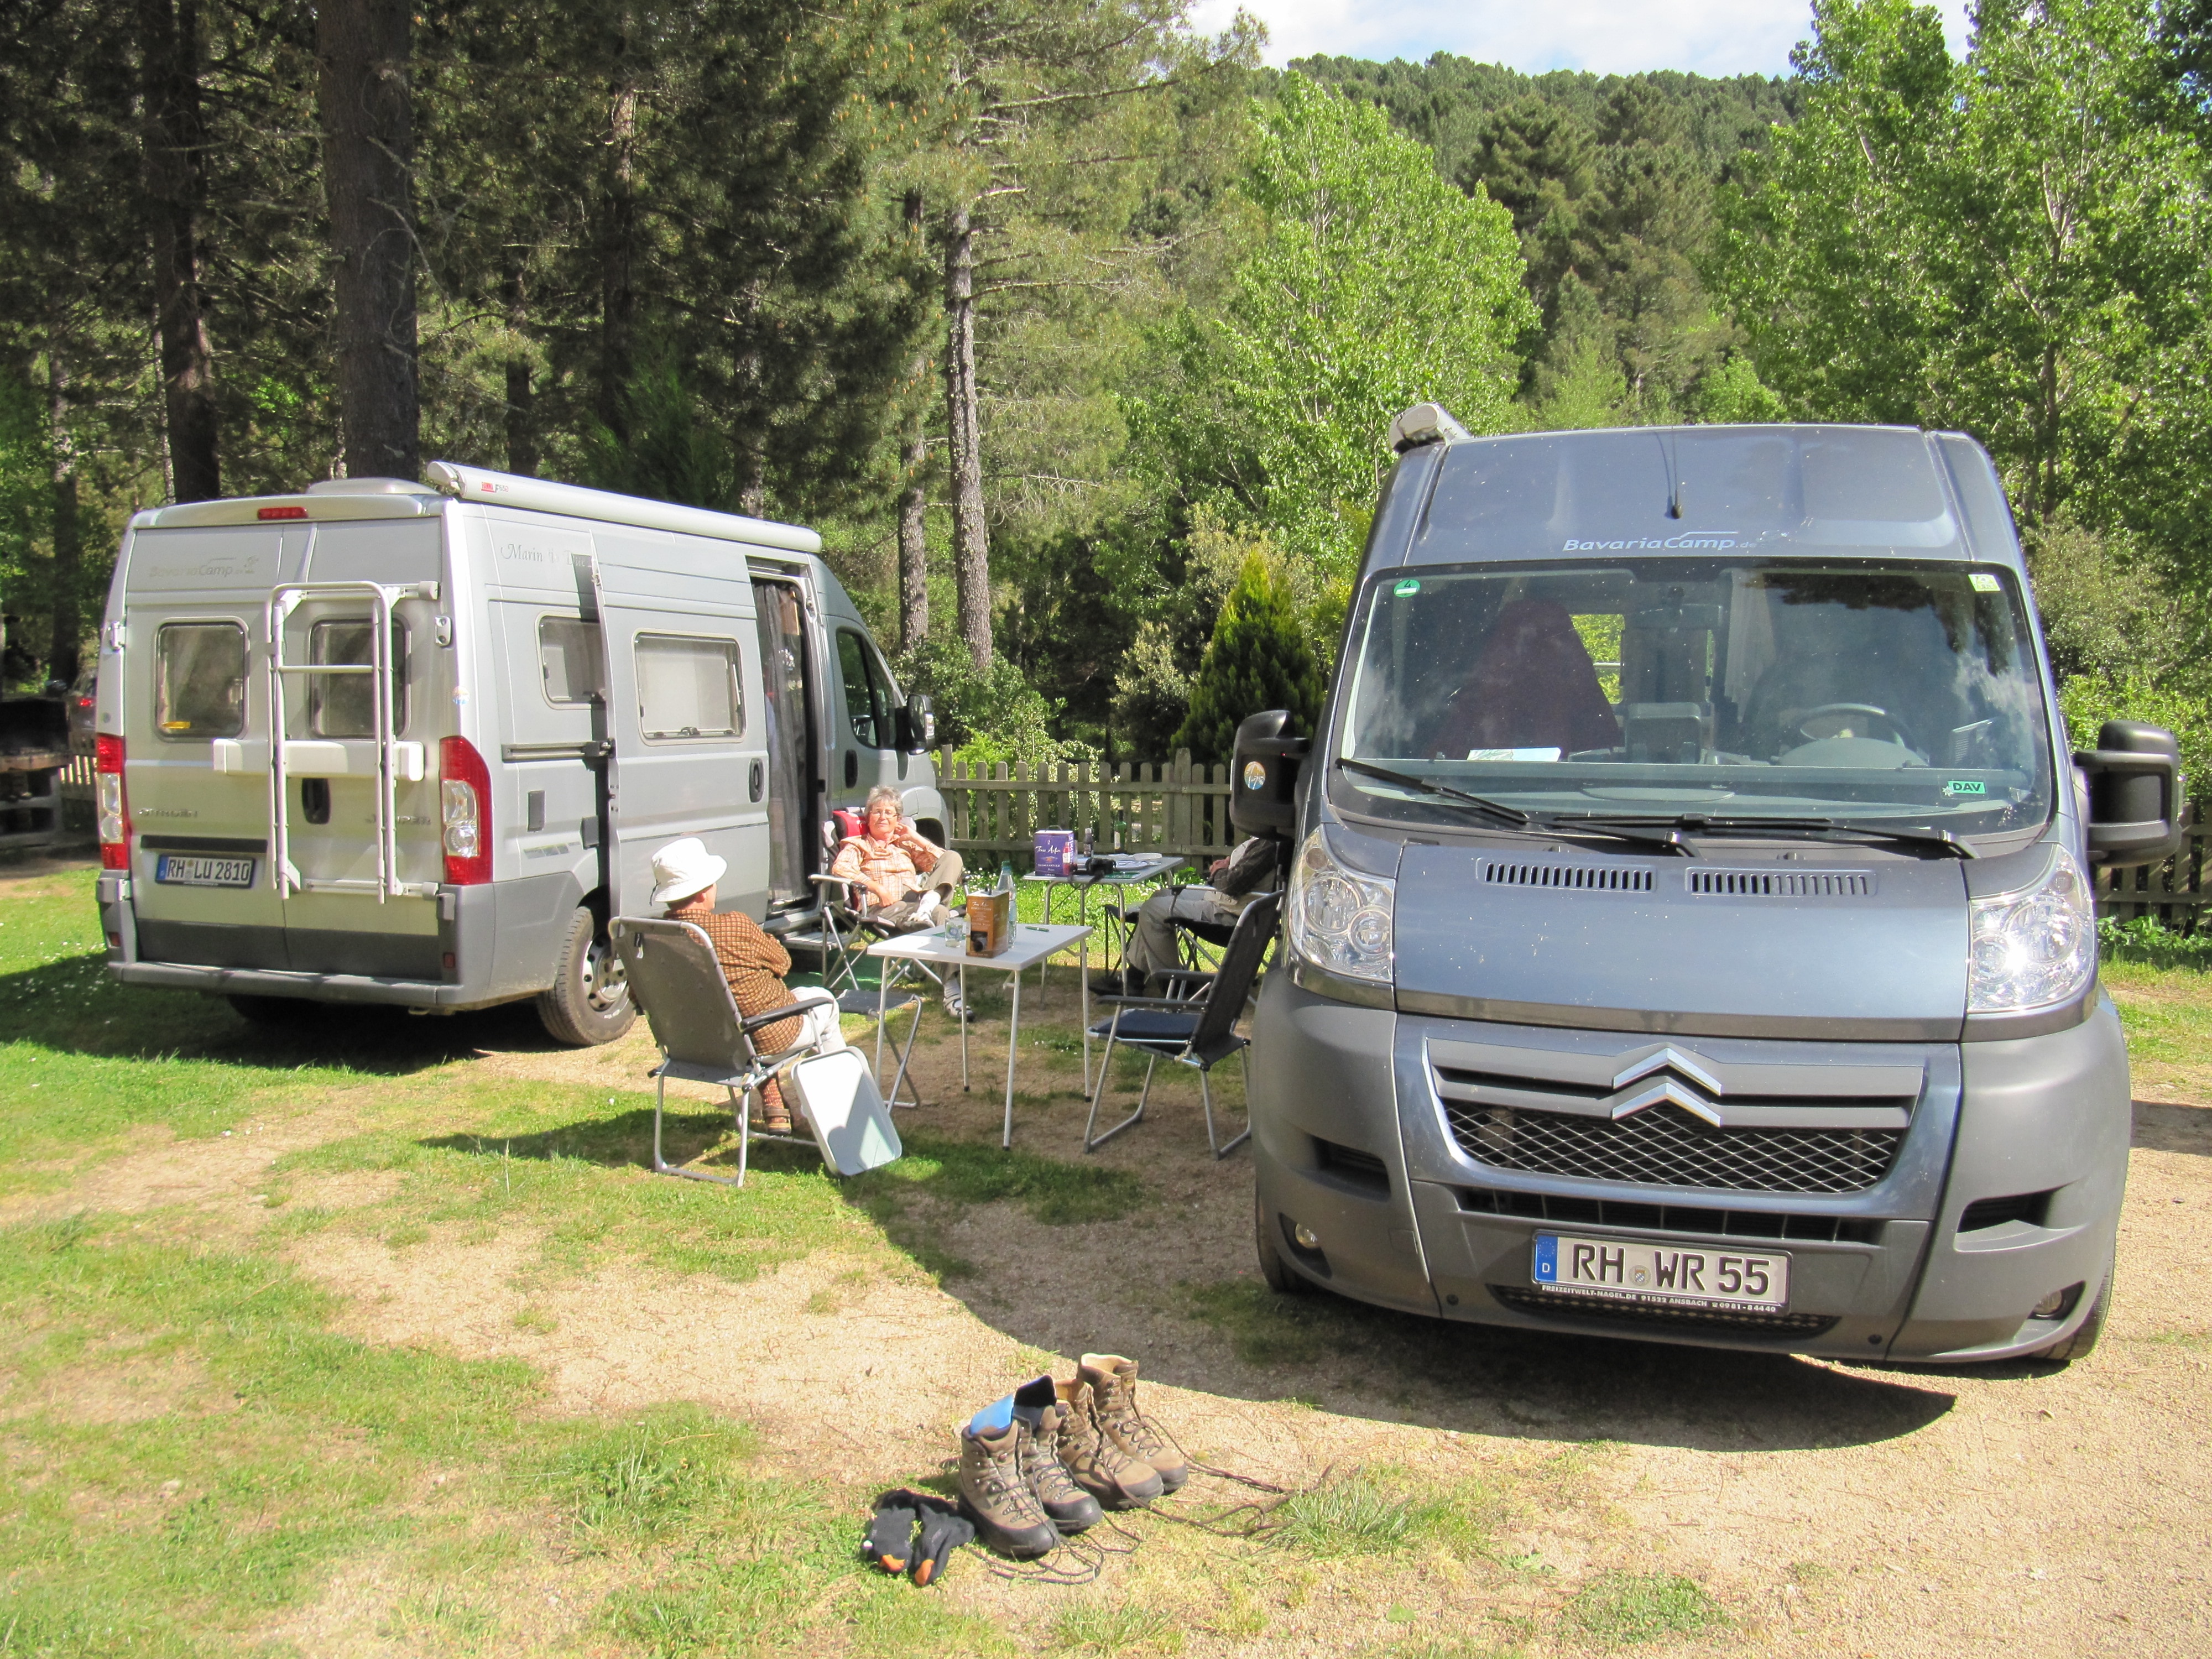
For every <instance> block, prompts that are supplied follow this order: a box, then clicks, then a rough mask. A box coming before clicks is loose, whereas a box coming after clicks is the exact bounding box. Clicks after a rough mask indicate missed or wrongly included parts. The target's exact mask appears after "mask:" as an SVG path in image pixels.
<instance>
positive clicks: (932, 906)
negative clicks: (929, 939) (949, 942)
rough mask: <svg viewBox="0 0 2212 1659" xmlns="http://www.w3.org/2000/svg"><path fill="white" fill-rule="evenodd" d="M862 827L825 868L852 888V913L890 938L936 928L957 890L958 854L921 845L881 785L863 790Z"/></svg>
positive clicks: (895, 798)
mask: <svg viewBox="0 0 2212 1659" xmlns="http://www.w3.org/2000/svg"><path fill="white" fill-rule="evenodd" d="M866 824H867V827H866V830H865V831H864V832H863V833H861V834H860V835H857V836H846V837H845V840H844V843H843V844H842V846H840V847H839V848H837V856H836V858H835V859H833V860H830V864H829V873H830V874H831V875H833V876H836V877H838V878H841V879H842V880H845V881H848V882H851V883H852V884H853V886H854V894H853V901H854V908H856V909H857V910H859V911H860V914H861V915H864V916H866V918H867V919H868V921H871V922H872V923H874V924H875V925H876V926H878V927H882V928H884V929H885V930H887V931H889V932H890V933H912V932H914V931H915V930H916V929H917V928H922V927H939V926H942V925H943V923H944V921H945V917H946V916H947V915H949V914H950V911H949V909H948V908H947V901H948V900H950V899H951V897H952V896H953V895H954V894H955V893H957V892H958V891H959V890H960V878H961V876H962V874H963V866H962V864H961V862H960V854H957V853H953V852H948V851H947V850H946V849H945V848H941V847H933V846H932V845H931V844H930V843H929V842H927V841H926V840H924V839H923V837H922V835H921V831H919V830H918V829H915V827H914V826H913V825H912V824H910V823H908V822H907V821H906V813H905V812H904V811H903V810H902V808H901V806H900V805H899V792H898V791H897V790H896V789H894V788H892V787H890V785H889V784H887V783H879V784H878V785H877V786H876V787H874V788H872V789H871V790H870V791H868V811H867V817H866Z"/></svg>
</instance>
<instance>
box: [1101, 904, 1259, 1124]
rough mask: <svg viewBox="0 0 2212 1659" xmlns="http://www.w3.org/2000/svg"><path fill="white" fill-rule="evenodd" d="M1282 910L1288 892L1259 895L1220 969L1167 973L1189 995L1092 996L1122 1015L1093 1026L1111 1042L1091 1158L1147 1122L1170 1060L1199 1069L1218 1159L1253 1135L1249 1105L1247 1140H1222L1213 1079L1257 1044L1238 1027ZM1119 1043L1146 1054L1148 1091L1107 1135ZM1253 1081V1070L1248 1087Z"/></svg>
mask: <svg viewBox="0 0 2212 1659" xmlns="http://www.w3.org/2000/svg"><path fill="white" fill-rule="evenodd" d="M1282 908H1283V896H1282V895H1281V894H1280V893H1260V894H1255V896H1254V897H1253V899H1252V902H1250V903H1249V904H1247V905H1246V906H1245V907H1244V914H1243V915H1240V916H1239V917H1237V926H1236V927H1235V929H1234V930H1233V931H1232V932H1231V934H1230V938H1229V949H1228V951H1227V953H1226V954H1225V956H1224V957H1222V962H1221V968H1220V971H1218V973H1211V974H1206V973H1195V972H1193V971H1191V970H1189V969H1180V968H1179V969H1174V970H1173V971H1171V972H1170V973H1168V974H1166V975H1163V977H1164V978H1166V979H1167V980H1168V981H1170V987H1171V988H1172V989H1175V990H1176V991H1178V992H1180V993H1181V994H1178V995H1172V996H1166V997H1131V996H1115V995H1113V994H1110V993H1109V994H1103V995H1102V994H1099V993H1096V992H1094V993H1093V995H1094V996H1096V997H1098V999H1099V1000H1102V1001H1104V1002H1107V1003H1109V1004H1112V1005H1113V1007H1114V1012H1113V1015H1112V1017H1111V1018H1107V1019H1103V1020H1101V1021H1100V1022H1099V1023H1098V1024H1096V1025H1094V1026H1092V1027H1091V1036H1103V1037H1104V1038H1105V1039H1106V1056H1105V1059H1104V1060H1103V1062H1102V1063H1101V1064H1100V1066H1099V1068H1098V1086H1097V1089H1096V1090H1095V1091H1093V1092H1092V1094H1091V1115H1090V1116H1089V1117H1088V1118H1087V1119H1085V1121H1084V1125H1083V1150H1084V1151H1085V1152H1094V1151H1096V1150H1097V1148H1098V1147H1100V1146H1103V1145H1105V1143H1106V1142H1108V1141H1109V1140H1111V1139H1113V1138H1114V1137H1115V1135H1118V1134H1120V1133H1121V1131H1122V1130H1124V1129H1126V1128H1128V1127H1130V1126H1131V1125H1132V1124H1134V1123H1135V1122H1137V1121H1138V1120H1139V1119H1140V1118H1142V1117H1143V1116H1144V1115H1145V1104H1146V1102H1147V1101H1149V1100H1150V1099H1151V1098H1152V1073H1153V1072H1154V1071H1156V1070H1157V1069H1158V1066H1159V1063H1160V1061H1161V1060H1173V1061H1174V1062H1175V1063H1176V1065H1178V1066H1191V1067H1193V1068H1194V1069H1195V1070H1196V1071H1197V1073H1198V1095H1199V1100H1200V1103H1202V1105H1203V1106H1204V1109H1205V1112H1206V1146H1208V1147H1209V1148H1210V1149H1211V1150H1212V1153H1213V1156H1214V1157H1215V1158H1216V1159H1220V1158H1226V1157H1228V1156H1229V1154H1230V1153H1231V1152H1235V1151H1236V1150H1237V1146H1239V1145H1241V1144H1242V1143H1243V1141H1244V1140H1245V1139H1247V1138H1248V1137H1249V1135H1250V1134H1251V1133H1252V1128H1251V1124H1250V1121H1249V1111H1250V1109H1249V1104H1248V1106H1247V1109H1246V1112H1247V1121H1246V1123H1245V1127H1244V1132H1243V1134H1240V1135H1238V1136H1237V1138H1236V1139H1233V1140H1231V1141H1230V1142H1229V1143H1228V1144H1227V1145H1223V1144H1222V1142H1221V1141H1220V1140H1219V1139H1218V1137H1217V1136H1216V1135H1215V1133H1214V1130H1213V1091H1212V1085H1211V1084H1210V1082H1209V1075H1210V1073H1212V1070H1213V1067H1214V1066H1215V1065H1216V1064H1217V1063H1218V1062H1219V1061H1221V1060H1226V1059H1228V1058H1229V1056H1230V1055H1231V1054H1236V1055H1237V1056H1239V1057H1240V1059H1241V1058H1242V1056H1243V1053H1244V1051H1245V1049H1247V1048H1249V1047H1250V1046H1251V1040H1250V1039H1249V1038H1248V1037H1242V1036H1237V1019H1238V1018H1239V1017H1240V1016H1241V1015H1242V1014H1243V1012H1244V1003H1245V1000H1246V999H1247V998H1249V996H1250V995H1251V992H1252V982H1253V981H1254V980H1255V979H1256V978H1257V977H1258V976H1259V972H1260V961H1261V957H1264V956H1265V955H1266V954H1267V945H1268V943H1269V941H1270V940H1272V939H1273V938H1274V933H1275V922H1276V919H1277V918H1278V917H1279V915H1281V914H1282ZM1186 987H1187V988H1186ZM1117 1042H1121V1043H1127V1045H1129V1046H1130V1047H1131V1048H1141V1049H1143V1050H1144V1051H1145V1053H1146V1062H1145V1086H1144V1090H1143V1091H1142V1092H1141V1093H1140V1094H1139V1096H1138V1097H1137V1109H1136V1110H1135V1111H1133V1112H1132V1113H1130V1114H1129V1115H1128V1116H1127V1117H1125V1118H1123V1119H1122V1120H1121V1121H1120V1122H1119V1123H1117V1124H1115V1126H1114V1127H1112V1128H1110V1129H1109V1130H1107V1131H1106V1132H1105V1133H1103V1134H1099V1133H1094V1131H1095V1130H1096V1128H1097V1122H1098V1108H1099V1105H1100V1103H1102V1102H1103V1100H1104V1099H1105V1098H1106V1079H1108V1078H1109V1077H1110V1076H1111V1075H1112V1074H1113V1068H1114V1045H1115V1043H1117ZM1250 1075H1251V1074H1250V1071H1249V1067H1248V1068H1247V1071H1246V1073H1245V1076H1246V1081H1247V1083H1248V1085H1249V1081H1250ZM1248 1101H1249V1093H1248Z"/></svg>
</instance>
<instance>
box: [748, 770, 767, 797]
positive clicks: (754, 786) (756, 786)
mask: <svg viewBox="0 0 2212 1659" xmlns="http://www.w3.org/2000/svg"><path fill="white" fill-rule="evenodd" d="M767 781H768V768H766V767H765V766H763V765H762V764H761V763H760V762H758V761H755V762H754V763H753V767H752V772H751V774H750V776H748V777H747V778H746V780H745V788H746V790H747V792H748V793H750V795H751V797H752V799H754V800H756V801H757V800H758V799H760V798H761V794H762V792H763V787H764V786H765V785H766V783H767Z"/></svg>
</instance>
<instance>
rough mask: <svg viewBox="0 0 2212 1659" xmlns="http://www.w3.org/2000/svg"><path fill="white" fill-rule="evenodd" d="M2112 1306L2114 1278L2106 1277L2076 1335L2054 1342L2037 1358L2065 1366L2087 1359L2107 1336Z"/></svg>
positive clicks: (2098, 1288) (2077, 1327)
mask: <svg viewBox="0 0 2212 1659" xmlns="http://www.w3.org/2000/svg"><path fill="white" fill-rule="evenodd" d="M2111 1306H2112V1274H2111V1273H2106V1275H2105V1282H2104V1283H2103V1284H2101V1285H2098V1286H2097V1299H2096V1300H2095V1301H2094V1302H2093V1303H2091V1304H2089V1316H2088V1317H2087V1318H2086V1319H2084V1320H2083V1321H2082V1322H2081V1323H2080V1324H2079V1325H2076V1326H2075V1328H2074V1334H2073V1335H2071V1336H2069V1337H2068V1338H2066V1339H2065V1340H2063V1341H2062V1342H2054V1343H2052V1344H2051V1346H2049V1347H2047V1348H2045V1350H2044V1351H2043V1352H2041V1353H2040V1354H2039V1355H2037V1356H2036V1357H2037V1358H2039V1359H2049V1360H2054V1361H2056V1362H2057V1364H2061V1365H2063V1364H2067V1363H2068V1362H2069V1361H2070V1360H2075V1359H2081V1358H2087V1356H2088V1354H2089V1352H2091V1350H2093V1348H2095V1347H2096V1346H2097V1339H2098V1338H2099V1337H2100V1336H2102V1335H2103V1334H2105V1310H2106V1309H2108V1308H2109V1307H2111Z"/></svg>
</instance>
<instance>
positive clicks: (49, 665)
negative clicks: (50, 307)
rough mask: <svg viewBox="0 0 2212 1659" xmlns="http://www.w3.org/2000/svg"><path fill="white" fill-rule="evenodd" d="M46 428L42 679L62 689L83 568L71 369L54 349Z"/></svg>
mask: <svg viewBox="0 0 2212 1659" xmlns="http://www.w3.org/2000/svg"><path fill="white" fill-rule="evenodd" d="M46 392H47V397H48V398H49V400H50V401H49V403H48V404H47V409H48V416H47V419H48V422H49V428H50V430H51V432H52V462H53V474H52V479H53V513H54V557H53V568H52V580H51V582H50V584H49V586H50V591H51V592H52V599H53V620H54V627H53V634H52V640H51V643H50V646H49V648H48V650H47V653H46V678H48V679H52V680H59V681H61V683H62V684H64V685H69V684H74V683H75V682H76V670H77V647H78V646H79V644H80V643H81V641H80V640H79V638H78V634H79V630H80V629H82V626H83V623H82V617H80V616H79V615H78V612H77V605H76V585H77V580H78V577H79V576H80V574H82V568H83V554H84V549H83V544H82V528H81V526H79V523H78V520H77V501H76V441H75V439H74V438H73V437H72V436H71V435H70V418H69V413H70V410H69V365H68V362H67V360H66V359H65V358H64V356H62V353H61V351H60V349H58V348H56V347H49V348H48V349H47V352H46Z"/></svg>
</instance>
